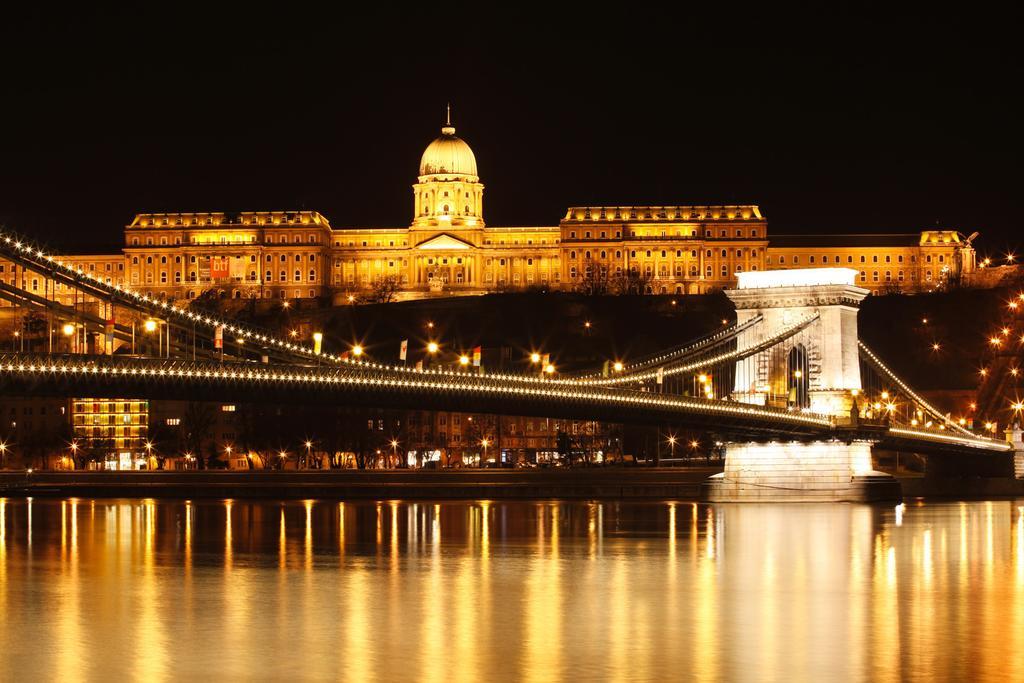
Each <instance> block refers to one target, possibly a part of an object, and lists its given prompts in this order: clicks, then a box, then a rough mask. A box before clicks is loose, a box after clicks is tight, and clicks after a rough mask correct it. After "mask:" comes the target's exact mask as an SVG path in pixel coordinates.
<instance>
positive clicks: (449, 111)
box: [444, 102, 452, 126]
mask: <svg viewBox="0 0 1024 683" xmlns="http://www.w3.org/2000/svg"><path fill="white" fill-rule="evenodd" d="M444 125H446V126H450V125H452V103H451V102H449V103H448V105H447V107H446V112H445V117H444Z"/></svg>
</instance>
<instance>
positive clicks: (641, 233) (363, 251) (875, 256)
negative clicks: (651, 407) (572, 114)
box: [0, 125, 976, 299]
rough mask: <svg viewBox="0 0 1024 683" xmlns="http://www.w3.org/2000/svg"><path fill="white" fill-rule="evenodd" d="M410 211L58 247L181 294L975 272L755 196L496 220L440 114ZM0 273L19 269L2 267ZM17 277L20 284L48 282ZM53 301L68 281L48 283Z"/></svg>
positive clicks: (953, 242) (251, 220) (419, 291)
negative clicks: (810, 230)
mask: <svg viewBox="0 0 1024 683" xmlns="http://www.w3.org/2000/svg"><path fill="white" fill-rule="evenodd" d="M412 193H413V214H414V215H413V219H412V221H411V224H410V225H409V226H408V227H401V228H334V227H332V226H331V225H330V223H329V222H328V220H327V218H326V217H325V216H323V215H322V214H320V213H318V212H316V211H254V212H241V213H225V212H212V213H171V214H139V215H137V216H136V217H135V218H134V220H132V222H131V223H130V224H129V225H128V226H126V228H125V237H124V239H125V244H124V249H123V253H121V254H106V255H102V254H101V255H87V256H74V257H71V258H69V259H68V260H71V261H73V262H75V263H77V264H78V265H79V266H80V267H82V268H83V270H86V271H89V272H92V273H94V274H97V275H100V276H101V277H102V278H104V279H105V280H106V281H108V282H111V283H112V284H121V285H128V286H130V287H132V288H137V289H142V290H144V291H147V292H150V293H154V294H159V295H164V296H167V297H173V298H179V299H188V298H194V297H196V296H199V295H200V294H201V293H203V292H205V291H207V290H211V289H213V290H215V291H217V292H218V293H219V294H221V295H222V296H226V297H230V298H252V297H255V298H275V299H293V298H309V297H320V296H324V295H328V294H334V295H338V294H343V295H348V294H356V295H359V294H360V293H364V294H369V293H370V292H373V291H374V289H375V288H376V287H380V286H381V284H380V283H390V286H391V287H392V288H394V289H397V291H398V297H399V298H412V297H421V296H430V295H459V294H479V293H483V292H489V291H505V290H517V289H528V288H531V287H546V288H549V289H556V290H575V289H584V288H587V289H590V290H591V291H593V290H595V289H596V290H598V291H609V292H615V291H622V287H621V285H622V284H623V282H624V281H627V280H628V281H629V282H630V283H631V284H632V287H633V288H632V289H631V290H629V291H636V290H637V289H639V290H640V291H643V292H645V293H653V294H700V293H704V292H708V291H714V290H718V289H723V288H727V287H730V286H733V285H734V284H735V281H736V274H737V273H739V272H743V271H752V270H766V269H769V270H770V269H779V268H789V267H795V268H807V267H816V266H832V267H834V266H836V265H842V266H845V267H851V268H854V269H856V270H858V271H859V273H860V277H859V284H861V285H862V286H864V287H866V288H868V289H871V290H874V291H879V290H883V289H884V288H892V287H900V288H902V289H905V290H908V291H912V290H914V289H918V288H926V287H929V286H934V283H937V282H938V281H939V280H940V279H941V278H943V277H945V276H947V275H950V274H964V273H970V272H971V271H973V270H974V269H975V266H976V264H975V252H974V249H973V247H972V246H971V244H970V242H969V241H968V240H965V239H964V238H963V237H962V236H961V235H960V233H958V232H956V231H953V230H928V231H924V232H918V233H912V234H902V235H829V236H793V235H773V236H769V234H768V224H767V221H766V219H765V217H764V215H763V214H762V213H761V211H760V209H759V208H758V207H757V206H756V205H729V206H576V207H570V208H569V209H568V210H567V211H566V213H565V215H564V217H563V218H562V220H561V221H560V223H559V225H557V226H512V227H494V226H489V225H487V224H486V223H485V221H484V211H483V207H484V185H483V183H482V182H481V180H480V176H479V174H478V170H477V163H476V157H475V156H474V154H473V151H472V150H471V149H470V147H469V145H467V144H466V142H465V141H463V140H462V139H461V138H459V137H458V136H456V135H455V128H454V127H453V126H451V125H445V126H444V127H443V128H442V129H441V135H440V136H439V137H438V138H436V139H435V140H434V141H433V142H431V143H430V145H428V146H427V148H426V150H425V151H424V152H423V156H422V158H421V160H420V166H419V175H418V177H417V178H416V182H415V183H414V184H413V185H412ZM0 268H2V270H0V278H3V279H4V280H5V281H8V282H12V283H13V281H14V279H15V277H16V276H17V274H16V273H13V272H12V270H11V266H10V264H3V263H0ZM20 277H23V278H24V280H23V284H24V286H26V287H27V288H28V289H30V290H33V289H35V290H36V291H39V292H42V291H43V290H44V288H45V287H46V283H45V282H43V281H42V280H41V279H40V278H39V277H38V276H35V275H33V274H31V273H29V274H28V275H23V276H20ZM49 294H50V295H55V296H56V297H57V298H58V299H65V298H69V297H70V292H62V291H60V290H59V289H58V291H56V292H51V293H49Z"/></svg>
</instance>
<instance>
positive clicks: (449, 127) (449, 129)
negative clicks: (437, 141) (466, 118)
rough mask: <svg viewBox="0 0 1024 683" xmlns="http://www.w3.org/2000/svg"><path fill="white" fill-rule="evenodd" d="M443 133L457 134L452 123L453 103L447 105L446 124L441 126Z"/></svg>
mask: <svg viewBox="0 0 1024 683" xmlns="http://www.w3.org/2000/svg"><path fill="white" fill-rule="evenodd" d="M441 135H455V126H453V125H452V103H451V102H449V103H448V104H447V105H445V116H444V125H443V126H442V127H441Z"/></svg>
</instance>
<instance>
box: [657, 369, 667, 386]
mask: <svg viewBox="0 0 1024 683" xmlns="http://www.w3.org/2000/svg"><path fill="white" fill-rule="evenodd" d="M664 381H665V368H658V384H661V383H662V382H664Z"/></svg>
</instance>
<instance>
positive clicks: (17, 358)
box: [0, 354, 1009, 453]
mask: <svg viewBox="0 0 1024 683" xmlns="http://www.w3.org/2000/svg"><path fill="white" fill-rule="evenodd" d="M0 394H3V395H8V396H55V397H67V396H95V397H109V398H117V397H120V396H142V397H147V398H150V399H171V400H208V401H219V402H239V403H246V402H254V401H256V402H259V401H263V402H276V403H296V404H306V405H309V404H315V405H323V404H330V405H338V406H382V407H388V408H396V409H426V410H454V411H465V412H477V413H496V414H498V413H500V414H515V415H530V416H539V417H550V418H563V419H578V420H600V421H609V422H621V423H631V424H652V425H664V424H671V425H674V426H678V427H692V428H695V429H700V430H703V431H706V432H709V433H711V434H713V435H715V437H716V438H718V439H721V440H723V441H728V440H737V441H740V440H742V441H771V440H781V439H787V440H789V439H793V440H803V441H810V440H821V439H833V438H835V439H841V440H852V439H861V438H863V439H869V440H871V441H877V442H889V443H891V444H893V445H894V446H898V447H900V448H901V449H903V450H915V451H919V452H928V451H936V450H939V451H943V452H949V451H954V452H973V453H977V452H982V453H985V452H989V453H1006V452H1007V451H1008V450H1009V445H1008V444H1006V443H1005V442H1000V441H994V440H990V439H984V438H981V437H974V436H964V435H957V434H952V433H949V432H945V431H938V430H933V431H925V430H912V429H900V428H895V427H893V428H890V427H888V426H887V425H883V424H868V423H863V424H860V425H857V426H856V427H855V428H853V427H851V426H849V425H845V426H844V425H843V424H841V423H840V424H837V423H836V421H835V420H834V419H833V418H830V417H828V416H823V415H816V414H808V413H801V412H794V411H789V410H783V409H777V408H767V407H761V406H753V405H747V404H742V403H736V402H732V401H722V400H713V399H702V398H693V397H689V396H677V395H669V394H656V393H648V392H643V391H633V390H628V389H620V388H614V387H600V386H593V385H590V384H588V383H583V382H581V383H578V384H577V383H572V382H569V381H566V380H564V379H563V380H560V381H551V380H545V379H539V378H528V377H525V376H508V375H502V376H491V375H477V374H472V373H469V372H456V371H430V370H428V371H418V370H415V369H412V368H406V369H396V368H388V367H376V366H371V365H368V364H366V365H348V364H342V365H341V366H337V365H331V366H327V367H314V366H296V365H293V364H287V365H278V364H262V363H246V362H230V363H217V362H211V361H187V360H162V359H145V358H130V357H129V358H125V357H116V356H115V357H111V356H82V355H47V354H3V355H0Z"/></svg>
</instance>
